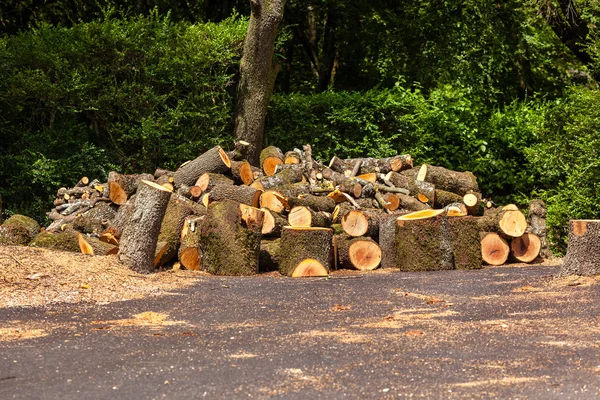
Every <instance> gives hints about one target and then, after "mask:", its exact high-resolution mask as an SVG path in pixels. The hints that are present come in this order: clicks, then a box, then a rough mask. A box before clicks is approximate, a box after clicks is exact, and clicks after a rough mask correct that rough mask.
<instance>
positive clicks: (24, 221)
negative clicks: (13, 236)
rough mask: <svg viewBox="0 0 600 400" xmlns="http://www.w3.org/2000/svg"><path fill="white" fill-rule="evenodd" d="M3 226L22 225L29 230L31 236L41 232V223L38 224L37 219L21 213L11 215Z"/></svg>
mask: <svg viewBox="0 0 600 400" xmlns="http://www.w3.org/2000/svg"><path fill="white" fill-rule="evenodd" d="M2 226H4V227H8V226H15V227H16V226H20V227H22V228H23V229H25V230H26V231H27V233H28V234H29V236H30V237H31V238H33V237H34V236H35V235H37V234H38V233H40V229H41V227H40V224H38V223H37V221H36V220H35V219H33V218H31V217H27V216H25V215H21V214H14V215H11V216H10V217H9V218H8V219H7V220H6V221H4V222H3V223H2Z"/></svg>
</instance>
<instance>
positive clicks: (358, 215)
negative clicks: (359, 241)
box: [341, 210, 369, 237]
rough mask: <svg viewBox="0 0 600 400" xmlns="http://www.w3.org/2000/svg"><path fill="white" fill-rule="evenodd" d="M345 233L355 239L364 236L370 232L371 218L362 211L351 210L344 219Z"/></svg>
mask: <svg viewBox="0 0 600 400" xmlns="http://www.w3.org/2000/svg"><path fill="white" fill-rule="evenodd" d="M341 221H342V228H343V229H344V232H346V233H347V234H348V235H350V236H353V237H358V236H363V235H365V234H366V233H367V232H368V230H369V217H368V216H367V215H366V214H365V213H364V212H362V211H361V210H351V211H349V212H347V213H346V214H345V215H344V216H343V217H342V220H341Z"/></svg>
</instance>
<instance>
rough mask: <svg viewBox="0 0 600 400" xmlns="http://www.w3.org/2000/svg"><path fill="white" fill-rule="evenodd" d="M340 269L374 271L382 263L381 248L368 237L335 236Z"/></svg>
mask: <svg viewBox="0 0 600 400" xmlns="http://www.w3.org/2000/svg"><path fill="white" fill-rule="evenodd" d="M334 243H335V248H336V253H337V257H338V267H341V268H348V269H357V270H359V271H372V270H374V269H376V268H377V267H378V266H379V264H380V263H381V254H382V253H381V247H380V246H379V245H378V244H377V242H375V241H374V240H373V239H371V238H368V237H356V238H355V237H352V236H348V235H336V236H335V240H334Z"/></svg>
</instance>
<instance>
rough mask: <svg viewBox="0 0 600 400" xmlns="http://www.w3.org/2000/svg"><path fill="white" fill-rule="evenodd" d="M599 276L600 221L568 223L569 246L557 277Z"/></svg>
mask: <svg viewBox="0 0 600 400" xmlns="http://www.w3.org/2000/svg"><path fill="white" fill-rule="evenodd" d="M568 275H600V220H593V219H587V220H586V219H579V220H571V221H569V245H568V247H567V255H566V256H565V261H564V264H563V266H562V268H561V270H560V273H559V276H568Z"/></svg>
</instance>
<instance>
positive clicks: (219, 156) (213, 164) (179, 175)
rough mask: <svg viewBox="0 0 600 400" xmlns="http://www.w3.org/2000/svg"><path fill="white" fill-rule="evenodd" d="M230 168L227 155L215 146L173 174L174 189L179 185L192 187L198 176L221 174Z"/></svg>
mask: <svg viewBox="0 0 600 400" xmlns="http://www.w3.org/2000/svg"><path fill="white" fill-rule="evenodd" d="M229 168H231V161H230V160H229V157H228V156H227V153H225V151H224V150H223V149H222V148H221V147H220V146H215V147H213V148H212V149H210V150H208V151H207V152H206V153H204V154H202V155H200V156H199V157H197V158H196V159H194V160H192V161H188V162H187V163H184V164H183V165H182V166H181V167H179V168H178V169H177V171H175V173H174V174H173V180H174V183H175V187H179V186H181V185H187V186H194V184H195V183H196V181H197V180H198V178H199V177H200V175H202V174H204V173H206V172H216V173H223V172H226V171H228V170H229Z"/></svg>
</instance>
